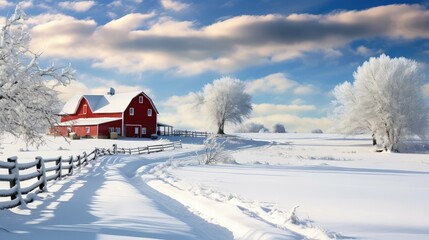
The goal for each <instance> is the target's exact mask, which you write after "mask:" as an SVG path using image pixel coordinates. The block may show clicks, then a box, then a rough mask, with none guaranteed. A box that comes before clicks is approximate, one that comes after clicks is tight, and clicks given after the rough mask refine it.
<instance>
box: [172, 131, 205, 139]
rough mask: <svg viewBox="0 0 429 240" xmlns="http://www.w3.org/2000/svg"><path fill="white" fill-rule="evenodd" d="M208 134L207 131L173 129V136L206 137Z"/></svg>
mask: <svg viewBox="0 0 429 240" xmlns="http://www.w3.org/2000/svg"><path fill="white" fill-rule="evenodd" d="M208 135H210V133H208V132H198V131H188V130H174V131H173V136H180V137H207V136H208Z"/></svg>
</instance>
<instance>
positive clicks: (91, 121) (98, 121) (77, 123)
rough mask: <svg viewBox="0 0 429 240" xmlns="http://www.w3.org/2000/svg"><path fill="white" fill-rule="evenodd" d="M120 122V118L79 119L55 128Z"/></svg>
mask: <svg viewBox="0 0 429 240" xmlns="http://www.w3.org/2000/svg"><path fill="white" fill-rule="evenodd" d="M117 120H121V118H79V119H75V120H70V121H67V122H62V123H58V124H57V126H89V125H100V124H103V123H108V122H113V121H117Z"/></svg>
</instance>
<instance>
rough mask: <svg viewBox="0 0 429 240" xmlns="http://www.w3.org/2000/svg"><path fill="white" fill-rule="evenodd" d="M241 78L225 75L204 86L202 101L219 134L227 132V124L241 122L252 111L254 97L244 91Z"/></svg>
mask: <svg viewBox="0 0 429 240" xmlns="http://www.w3.org/2000/svg"><path fill="white" fill-rule="evenodd" d="M244 89H245V84H244V83H243V82H242V81H240V80H239V79H235V78H230V77H223V78H220V79H217V80H215V81H213V83H210V84H207V85H206V86H204V89H203V92H202V93H201V94H200V98H201V99H200V102H201V104H202V107H203V109H204V111H205V112H206V113H207V116H208V117H209V119H210V120H211V121H212V122H213V123H214V124H216V126H217V128H218V131H217V133H218V134H225V132H224V129H225V124H226V123H232V124H240V123H241V122H243V120H244V119H246V118H248V117H249V115H250V113H251V112H252V105H251V99H252V97H251V96H250V95H249V94H247V93H245V92H244Z"/></svg>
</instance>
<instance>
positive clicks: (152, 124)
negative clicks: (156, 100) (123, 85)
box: [124, 94, 157, 137]
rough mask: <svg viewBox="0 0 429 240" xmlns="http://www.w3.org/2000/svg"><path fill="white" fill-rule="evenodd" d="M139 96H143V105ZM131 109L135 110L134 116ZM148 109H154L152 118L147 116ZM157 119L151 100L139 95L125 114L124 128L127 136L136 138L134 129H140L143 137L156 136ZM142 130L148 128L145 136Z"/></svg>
mask: <svg viewBox="0 0 429 240" xmlns="http://www.w3.org/2000/svg"><path fill="white" fill-rule="evenodd" d="M139 96H143V103H139ZM130 108H134V116H130ZM148 109H152V116H151V117H149V116H148V115H147V110H148ZM156 118H157V113H156V110H155V109H154V108H153V106H152V104H151V103H150V101H149V99H148V98H147V97H146V96H144V95H143V94H139V95H137V96H136V97H134V98H133V100H132V101H131V102H130V104H129V105H128V107H127V109H126V110H125V112H124V126H125V134H126V136H127V137H136V135H135V132H134V131H135V130H134V127H140V129H139V135H140V136H142V137H150V136H151V134H156ZM136 125H137V126H136ZM141 128H146V134H145V135H141Z"/></svg>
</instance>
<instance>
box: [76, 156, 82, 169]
mask: <svg viewBox="0 0 429 240" xmlns="http://www.w3.org/2000/svg"><path fill="white" fill-rule="evenodd" d="M81 164H82V163H81V162H80V155H77V166H78V167H80V165H81Z"/></svg>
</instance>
